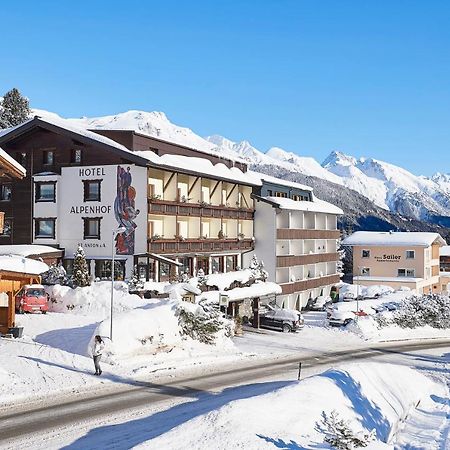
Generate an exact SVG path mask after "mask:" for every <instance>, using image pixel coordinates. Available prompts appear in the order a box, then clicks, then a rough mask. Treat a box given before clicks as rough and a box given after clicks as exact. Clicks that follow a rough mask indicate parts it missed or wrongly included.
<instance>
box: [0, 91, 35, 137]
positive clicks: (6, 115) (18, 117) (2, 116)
mask: <svg viewBox="0 0 450 450" xmlns="http://www.w3.org/2000/svg"><path fill="white" fill-rule="evenodd" d="M30 114H31V111H30V104H29V102H28V99H27V98H25V97H23V96H22V94H21V93H20V92H19V90H18V89H16V88H13V89H11V90H10V91H8V92H7V93H6V94H5V95H4V97H3V101H2V102H1V103H0V129H1V128H9V127H15V126H16V125H20V124H21V123H23V122H25V121H26V120H27V119H28V117H29V116H30Z"/></svg>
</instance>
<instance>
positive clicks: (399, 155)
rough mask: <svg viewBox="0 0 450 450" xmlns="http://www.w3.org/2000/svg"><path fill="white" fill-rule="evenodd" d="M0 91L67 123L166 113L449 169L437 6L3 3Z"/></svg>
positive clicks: (424, 169) (258, 141)
mask: <svg viewBox="0 0 450 450" xmlns="http://www.w3.org/2000/svg"><path fill="white" fill-rule="evenodd" d="M0 15H1V18H2V20H1V23H2V28H1V34H2V36H3V38H2V41H3V46H2V64H1V67H0V93H3V92H5V91H6V90H8V89H10V88H11V87H18V88H19V89H20V90H21V91H22V92H23V93H24V94H25V95H27V96H28V97H29V98H30V100H31V104H32V106H33V107H37V108H43V109H48V110H50V111H54V112H57V113H59V114H61V115H62V116H65V117H79V116H98V115H106V114H113V113H117V112H121V111H126V110H129V109H143V110H147V111H153V110H160V111H164V112H165V113H166V114H167V115H168V117H169V119H170V120H171V121H172V122H174V123H176V124H178V125H183V126H188V127H189V128H192V129H193V130H194V131H195V132H197V133H198V134H200V135H209V134H216V133H217V134H222V135H224V136H226V137H228V138H230V139H233V140H242V139H247V140H249V141H250V142H251V143H252V144H253V145H255V146H256V147H258V148H259V149H262V150H267V149H268V148H270V147H272V146H279V147H282V148H284V149H286V150H290V151H294V152H296V153H298V154H301V155H306V156H313V157H315V158H316V159H317V160H319V161H322V160H323V159H324V158H325V157H326V156H327V155H328V153H329V152H330V151H332V150H341V151H344V152H346V153H349V154H353V155H355V156H372V157H374V158H378V159H383V160H386V161H389V162H392V163H394V164H399V165H402V166H404V167H406V168H408V169H409V170H411V171H413V172H415V173H420V174H425V175H430V174H432V173H433V172H435V171H441V172H450V168H449V167H448V163H446V161H448V157H447V156H446V155H448V152H449V144H450V108H449V105H450V83H449V81H450V52H449V48H450V26H449V21H450V4H449V3H448V2H445V1H438V0H435V1H429V2H426V1H414V0H408V1H406V0H405V1H402V0H395V1H381V0H377V1H361V0H355V1H345V0H339V1H338V0H334V1H320V0H315V1H302V0H293V1H285V0H272V1H266V0H253V1H248V0H247V1H246V0H240V1H234V0H228V1H194V0H191V1H187V0H185V1H181V0H179V1H171V0H166V1H162V0H161V1H143V0H142V1H137V0H127V1H120V2H119V1H114V0H108V1H103V0H96V1H82V0H77V1H76V2H68V1H46V0H41V1H39V2H36V1H27V0H21V1H20V2H3V3H2V6H1V13H0Z"/></svg>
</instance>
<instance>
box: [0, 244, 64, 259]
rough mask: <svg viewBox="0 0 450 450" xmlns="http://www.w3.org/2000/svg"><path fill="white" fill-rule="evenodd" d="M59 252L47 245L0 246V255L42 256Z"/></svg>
mask: <svg viewBox="0 0 450 450" xmlns="http://www.w3.org/2000/svg"><path fill="white" fill-rule="evenodd" d="M60 252H61V250H59V249H57V248H54V247H50V246H48V245H34V244H16V245H0V255H18V256H30V255H44V254H47V253H60Z"/></svg>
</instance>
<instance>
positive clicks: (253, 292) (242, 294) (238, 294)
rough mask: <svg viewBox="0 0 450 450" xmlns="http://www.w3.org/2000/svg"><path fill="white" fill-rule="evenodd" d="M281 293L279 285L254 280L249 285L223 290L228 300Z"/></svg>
mask: <svg viewBox="0 0 450 450" xmlns="http://www.w3.org/2000/svg"><path fill="white" fill-rule="evenodd" d="M276 294H281V286H279V285H278V284H276V283H273V282H271V281H266V282H256V283H253V284H252V285H251V286H249V287H243V288H234V289H230V290H229V291H223V295H226V296H227V297H228V299H229V300H230V301H236V300H245V299H246V298H256V297H264V296H267V295H276Z"/></svg>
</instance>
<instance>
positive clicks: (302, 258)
mask: <svg viewBox="0 0 450 450" xmlns="http://www.w3.org/2000/svg"><path fill="white" fill-rule="evenodd" d="M333 261H339V253H313V254H311V255H299V256H295V255H288V256H277V267H292V266H303V265H306V264H316V263H321V262H333Z"/></svg>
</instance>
